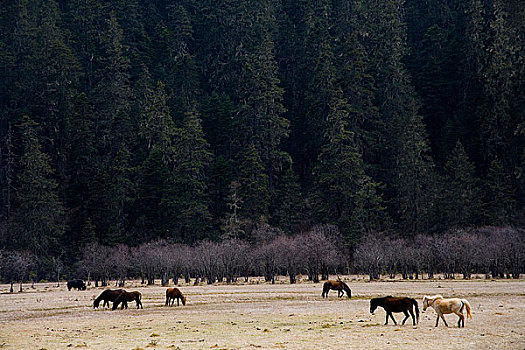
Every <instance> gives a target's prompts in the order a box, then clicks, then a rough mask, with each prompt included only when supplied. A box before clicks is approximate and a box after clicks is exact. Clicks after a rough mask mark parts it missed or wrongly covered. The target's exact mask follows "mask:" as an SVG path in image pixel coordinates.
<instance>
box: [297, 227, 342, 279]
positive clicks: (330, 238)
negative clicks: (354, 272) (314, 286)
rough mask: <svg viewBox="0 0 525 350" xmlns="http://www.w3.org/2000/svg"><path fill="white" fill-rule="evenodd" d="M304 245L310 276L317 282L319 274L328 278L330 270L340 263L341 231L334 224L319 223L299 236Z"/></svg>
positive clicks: (301, 244) (302, 245)
mask: <svg viewBox="0 0 525 350" xmlns="http://www.w3.org/2000/svg"><path fill="white" fill-rule="evenodd" d="M297 239H298V240H299V244H300V246H301V247H303V253H304V255H303V257H304V261H305V265H306V269H307V273H308V278H309V279H310V280H311V281H313V282H315V283H317V282H319V274H322V279H327V278H328V270H329V269H330V268H333V267H335V266H337V265H338V264H339V259H340V254H339V251H340V246H341V243H340V242H339V241H340V238H339V231H338V230H337V228H336V227H335V226H333V225H317V226H314V227H313V228H312V229H311V230H310V231H309V232H307V233H304V234H301V235H299V236H298V238H297Z"/></svg>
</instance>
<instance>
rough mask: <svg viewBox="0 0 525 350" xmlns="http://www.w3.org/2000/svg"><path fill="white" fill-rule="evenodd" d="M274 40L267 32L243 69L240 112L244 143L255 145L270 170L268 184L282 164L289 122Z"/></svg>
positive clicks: (238, 115)
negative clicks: (282, 152)
mask: <svg viewBox="0 0 525 350" xmlns="http://www.w3.org/2000/svg"><path fill="white" fill-rule="evenodd" d="M277 68H278V67H277V63H276V62H275V60H274V56H273V42H272V40H271V38H270V36H269V35H266V37H265V38H264V41H263V42H262V44H261V46H260V47H259V48H258V50H257V52H256V53H254V54H252V55H249V56H248V58H247V60H246V63H245V69H244V72H243V80H242V88H241V89H240V92H239V97H240V106H239V111H238V113H237V123H238V128H239V130H241V133H242V139H243V142H242V145H243V146H244V145H247V144H253V145H254V146H255V147H256V149H257V153H258V155H259V157H260V158H261V161H262V162H263V166H264V168H265V169H266V171H267V176H268V180H269V181H270V182H269V186H270V187H271V186H272V184H273V181H274V179H273V178H274V173H275V170H276V168H277V167H278V166H279V164H280V163H281V159H280V157H281V149H280V147H281V140H282V139H283V138H285V137H287V136H288V127H289V122H288V120H287V119H285V118H284V117H283V116H282V114H283V113H284V111H285V109H284V107H283V105H282V99H283V90H282V88H281V87H279V78H278V76H277Z"/></svg>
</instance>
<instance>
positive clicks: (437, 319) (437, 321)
mask: <svg viewBox="0 0 525 350" xmlns="http://www.w3.org/2000/svg"><path fill="white" fill-rule="evenodd" d="M438 323H439V314H438V315H437V318H436V327H437V326H438Z"/></svg>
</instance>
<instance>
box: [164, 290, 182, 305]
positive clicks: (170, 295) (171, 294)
mask: <svg viewBox="0 0 525 350" xmlns="http://www.w3.org/2000/svg"><path fill="white" fill-rule="evenodd" d="M175 299H177V306H179V299H180V300H182V305H186V297H185V296H184V295H183V294H182V292H181V291H180V290H179V288H168V289H166V305H167V306H173V304H174V303H175ZM170 302H171V305H170Z"/></svg>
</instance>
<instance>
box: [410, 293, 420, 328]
mask: <svg viewBox="0 0 525 350" xmlns="http://www.w3.org/2000/svg"><path fill="white" fill-rule="evenodd" d="M410 300H412V304H414V309H416V323H419V306H417V300H416V299H410Z"/></svg>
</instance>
